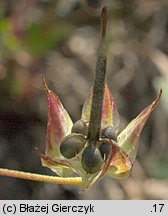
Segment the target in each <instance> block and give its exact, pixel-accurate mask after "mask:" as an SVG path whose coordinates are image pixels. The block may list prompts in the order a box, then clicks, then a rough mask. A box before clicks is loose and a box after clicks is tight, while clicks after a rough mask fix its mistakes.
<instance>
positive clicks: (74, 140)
mask: <svg viewBox="0 0 168 216" xmlns="http://www.w3.org/2000/svg"><path fill="white" fill-rule="evenodd" d="M85 144H86V139H85V138H84V137H83V136H82V135H80V134H75V133H72V134H70V135H69V136H67V137H65V139H64V140H63V141H62V143H61V145H60V152H61V154H62V155H63V156H64V157H65V158H68V159H71V158H73V157H75V156H76V155H77V154H79V152H80V151H81V150H82V149H83V148H84V146H85Z"/></svg>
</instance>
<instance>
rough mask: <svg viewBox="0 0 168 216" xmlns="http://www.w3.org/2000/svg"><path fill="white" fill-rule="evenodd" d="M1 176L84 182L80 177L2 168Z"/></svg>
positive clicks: (61, 181)
mask: <svg viewBox="0 0 168 216" xmlns="http://www.w3.org/2000/svg"><path fill="white" fill-rule="evenodd" d="M0 176H8V177H14V178H20V179H27V180H32V181H39V182H48V183H54V184H66V185H80V184H81V183H82V179H81V178H80V177H72V178H62V177H56V176H48V175H41V174H37V173H28V172H22V171H17V170H9V169H2V168H0Z"/></svg>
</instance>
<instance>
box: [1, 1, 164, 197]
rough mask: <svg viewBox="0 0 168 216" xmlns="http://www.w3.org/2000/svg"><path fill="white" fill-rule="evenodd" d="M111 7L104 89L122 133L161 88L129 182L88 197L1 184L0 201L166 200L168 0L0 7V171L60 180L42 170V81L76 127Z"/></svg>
mask: <svg viewBox="0 0 168 216" xmlns="http://www.w3.org/2000/svg"><path fill="white" fill-rule="evenodd" d="M102 5H106V6H108V11H109V12H108V29H107V45H108V74H107V81H108V85H109V87H110V89H111V91H112V93H113V95H114V98H115V99H116V101H117V104H118V109H119V113H120V118H121V127H120V128H121V130H122V129H123V128H124V127H125V126H126V125H127V124H128V122H129V121H131V120H132V119H133V118H135V117H136V116H137V115H138V113H139V112H140V111H141V110H142V109H143V108H144V107H146V106H147V105H148V104H150V103H151V102H152V101H153V100H154V99H155V98H156V97H157V95H158V93H159V89H160V88H162V89H163V97H162V99H161V102H160V104H159V106H158V107H157V108H156V110H155V111H154V112H153V113H152V115H151V117H150V119H149V120H148V122H147V124H146V126H145V128H144V130H143V132H142V136H141V138H140V141H139V149H138V156H137V160H136V162H135V164H134V168H133V171H132V174H131V176H129V177H127V178H126V179H123V180H114V179H112V178H110V177H105V178H104V179H103V180H101V181H100V182H98V183H97V184H96V185H95V186H93V187H92V188H91V189H90V190H88V191H86V192H84V193H79V191H80V190H79V188H78V187H77V186H64V185H54V184H48V183H39V182H32V181H26V180H20V179H14V178H8V177H0V199H168V1H167V0H128V1H123V0H104V1H100V0H22V1H19V0H1V1H0V167H2V168H9V169H17V170H22V171H28V172H37V173H42V174H50V175H54V173H52V171H50V170H49V169H47V168H44V167H42V166H41V162H40V159H39V156H38V154H37V152H36V150H35V146H38V148H39V149H41V150H42V151H44V149H45V133H46V126H47V101H46V95H45V92H44V90H43V87H42V84H41V75H42V74H44V75H45V78H46V80H47V83H48V86H49V88H50V89H53V90H54V91H55V92H56V94H57V95H58V96H59V97H60V99H61V101H62V103H63V104H64V106H65V108H66V109H67V110H68V112H69V113H70V115H71V117H72V119H73V121H76V120H78V119H79V118H80V115H81V108H82V105H83V103H84V101H85V99H86V97H87V95H88V92H89V90H90V88H91V85H92V79H93V72H94V68H95V62H96V55H97V50H98V45H99V41H100V19H99V15H100V9H101V7H102Z"/></svg>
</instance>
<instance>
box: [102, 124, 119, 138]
mask: <svg viewBox="0 0 168 216" xmlns="http://www.w3.org/2000/svg"><path fill="white" fill-rule="evenodd" d="M101 138H107V139H112V140H115V141H117V133H116V131H115V130H114V128H113V127H112V126H109V127H106V128H104V129H103V130H102V131H101Z"/></svg>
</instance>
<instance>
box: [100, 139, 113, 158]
mask: <svg viewBox="0 0 168 216" xmlns="http://www.w3.org/2000/svg"><path fill="white" fill-rule="evenodd" d="M112 148H113V146H112V144H110V143H109V142H108V141H103V142H102V143H101V144H100V146H99V151H100V153H101V156H102V158H103V160H104V161H106V160H107V158H108V155H109V153H110V151H111V149H112Z"/></svg>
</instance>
